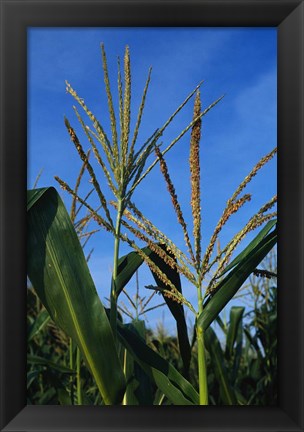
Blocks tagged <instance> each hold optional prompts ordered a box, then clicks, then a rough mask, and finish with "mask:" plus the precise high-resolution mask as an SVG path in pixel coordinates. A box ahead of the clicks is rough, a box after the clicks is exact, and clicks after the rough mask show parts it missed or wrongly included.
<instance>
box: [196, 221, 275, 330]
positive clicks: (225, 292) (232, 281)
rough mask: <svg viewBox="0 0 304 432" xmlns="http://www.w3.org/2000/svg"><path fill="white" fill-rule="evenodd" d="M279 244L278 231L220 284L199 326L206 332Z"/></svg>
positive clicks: (256, 248) (264, 240)
mask: <svg viewBox="0 0 304 432" xmlns="http://www.w3.org/2000/svg"><path fill="white" fill-rule="evenodd" d="M276 242H277V231H276V229H275V230H274V231H273V232H271V233H270V234H268V235H267V236H266V237H265V238H263V240H261V241H260V243H259V244H258V245H257V246H255V248H254V249H253V250H252V251H251V252H250V253H249V254H248V255H247V256H246V257H245V258H244V259H243V260H242V261H241V262H240V263H239V264H238V265H237V266H236V267H235V268H234V269H233V270H231V272H230V273H229V274H228V275H227V276H226V277H225V278H224V279H223V280H222V281H221V282H220V284H219V286H218V288H217V291H216V293H215V294H214V295H213V296H212V297H211V299H210V301H209V302H208V303H207V304H206V305H205V306H204V310H203V312H202V313H201V315H200V316H199V317H198V325H200V326H202V327H203V328H204V330H206V329H207V328H208V327H209V325H210V324H211V323H212V322H213V320H214V319H215V318H216V317H217V316H218V315H219V313H220V312H221V310H222V309H223V308H224V307H225V306H226V304H227V303H228V302H229V301H230V300H231V299H232V297H233V296H234V295H235V294H236V292H237V291H238V290H239V289H240V288H241V286H242V285H243V283H244V282H245V281H246V279H247V278H248V277H249V275H250V274H251V273H252V272H253V270H254V269H255V268H256V267H257V265H258V264H259V263H260V262H261V261H262V260H263V259H264V258H265V256H266V255H267V253H268V252H269V251H270V250H271V249H272V248H273V246H274V245H275V244H276Z"/></svg>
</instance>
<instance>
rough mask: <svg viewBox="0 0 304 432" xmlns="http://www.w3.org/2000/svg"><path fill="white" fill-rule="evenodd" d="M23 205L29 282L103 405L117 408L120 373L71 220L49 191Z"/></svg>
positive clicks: (30, 196)
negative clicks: (69, 341)
mask: <svg viewBox="0 0 304 432" xmlns="http://www.w3.org/2000/svg"><path fill="white" fill-rule="evenodd" d="M37 197H38V198H37ZM28 204H29V211H28V276H29V279H30V280H31V282H32V285H33V287H34V288H35V290H36V292H37V294H38V296H39V298H40V300H41V301H42V303H43V304H44V306H45V307H46V309H47V310H48V312H49V314H50V316H51V318H52V319H53V320H54V321H55V322H56V324H57V325H58V326H59V327H61V328H62V329H63V330H64V331H65V332H66V333H67V334H68V335H69V336H70V337H72V338H73V339H74V341H75V342H76V344H77V345H78V346H79V348H80V349H81V351H82V355H83V358H84V359H85V361H86V364H87V366H88V367H89V369H90V370H91V372H92V374H93V376H94V378H95V380H96V384H97V386H98V388H99V391H100V393H101V395H102V397H103V399H104V402H105V403H106V404H115V403H119V402H120V401H121V399H122V397H123V393H124V388H125V380H124V375H123V371H122V367H121V364H120V361H119V358H118V355H117V351H116V347H115V343H114V338H113V334H112V331H111V327H110V324H109V321H108V318H107V316H106V313H105V310H104V307H103V305H102V303H101V301H100V299H99V297H98V295H97V292H96V288H95V286H94V283H93V280H92V277H91V275H90V272H89V270H88V267H87V263H86V259H85V256H84V254H83V251H82V248H81V245H80V243H79V240H78V237H77V234H76V233H75V230H74V227H73V225H72V223H71V220H70V217H69V215H68V213H67V211H66V209H65V207H64V204H63V202H62V201H61V199H60V197H59V195H58V193H57V191H56V190H55V189H54V188H49V189H47V190H46V189H43V190H42V191H41V190H35V191H30V192H29V193H28Z"/></svg>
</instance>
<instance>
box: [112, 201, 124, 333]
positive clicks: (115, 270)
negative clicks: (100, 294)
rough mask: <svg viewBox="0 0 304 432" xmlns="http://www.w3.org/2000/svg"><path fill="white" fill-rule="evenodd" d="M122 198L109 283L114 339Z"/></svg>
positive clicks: (118, 211)
mask: <svg viewBox="0 0 304 432" xmlns="http://www.w3.org/2000/svg"><path fill="white" fill-rule="evenodd" d="M122 212H123V210H122V200H121V199H119V200H118V207H117V217H116V226H115V241H114V258H113V275H112V285H111V296H110V299H111V311H110V324H111V327H112V332H113V335H114V339H115V340H116V339H117V290H116V278H117V273H118V258H119V243H120V239H119V234H120V227H121V216H122Z"/></svg>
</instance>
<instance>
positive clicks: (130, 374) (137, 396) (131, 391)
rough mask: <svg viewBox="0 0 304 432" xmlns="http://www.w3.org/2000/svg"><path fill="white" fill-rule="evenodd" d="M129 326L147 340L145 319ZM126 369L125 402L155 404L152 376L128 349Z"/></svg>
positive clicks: (126, 352)
mask: <svg viewBox="0 0 304 432" xmlns="http://www.w3.org/2000/svg"><path fill="white" fill-rule="evenodd" d="M128 328H129V329H130V330H131V331H133V332H134V333H135V334H136V335H137V336H138V337H141V338H142V340H143V342H145V339H146V327H145V322H144V321H138V320H134V321H132V323H131V324H129V326H128ZM124 370H125V376H126V381H127V389H126V393H125V396H124V404H125V405H128V406H129V405H153V398H152V386H151V380H150V377H149V376H148V375H147V374H146V372H144V370H143V369H142V368H141V367H140V365H139V364H138V363H137V362H136V361H135V360H134V357H133V356H132V355H131V354H130V353H129V352H128V351H127V350H125V355H124Z"/></svg>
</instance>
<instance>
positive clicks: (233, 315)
mask: <svg viewBox="0 0 304 432" xmlns="http://www.w3.org/2000/svg"><path fill="white" fill-rule="evenodd" d="M244 310H245V308H244V307H241V306H233V307H232V308H231V309H230V322H229V327H228V332H227V337H226V352H225V354H226V357H227V358H228V359H229V358H230V357H231V356H232V352H233V347H234V344H235V341H236V337H237V334H238V329H239V325H240V324H241V323H242V317H243V313H244Z"/></svg>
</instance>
